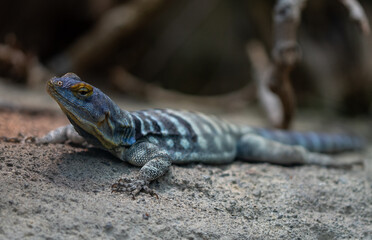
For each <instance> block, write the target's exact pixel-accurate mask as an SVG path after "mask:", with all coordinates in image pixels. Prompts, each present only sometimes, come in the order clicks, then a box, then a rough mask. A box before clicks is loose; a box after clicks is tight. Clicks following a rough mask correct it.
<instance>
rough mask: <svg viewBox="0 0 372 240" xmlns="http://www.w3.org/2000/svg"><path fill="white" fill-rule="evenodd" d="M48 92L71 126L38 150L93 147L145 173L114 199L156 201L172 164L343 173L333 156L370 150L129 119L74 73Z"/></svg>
mask: <svg viewBox="0 0 372 240" xmlns="http://www.w3.org/2000/svg"><path fill="white" fill-rule="evenodd" d="M46 89H47V92H48V93H49V95H50V96H51V97H52V98H53V99H54V100H55V101H56V102H57V103H58V105H59V106H60V108H61V109H62V111H63V112H64V113H65V115H66V116H67V118H68V119H69V121H70V123H71V124H69V125H67V126H63V127H60V128H58V129H56V130H52V131H50V132H49V133H48V134H46V135H45V136H43V137H40V138H37V139H36V140H35V141H36V143H39V144H42V143H60V142H65V141H67V140H70V141H73V142H75V143H83V142H87V143H89V144H92V145H93V146H95V147H98V148H101V149H104V150H106V151H109V152H110V153H111V154H112V155H114V156H116V157H117V158H119V159H121V160H123V161H126V162H129V163H130V164H132V165H135V166H138V167H141V168H140V170H139V172H138V175H137V176H136V177H134V178H122V179H119V181H117V182H116V183H115V184H113V185H112V190H113V191H114V192H129V193H130V194H132V196H133V198H134V196H136V195H137V194H138V193H139V192H140V191H144V192H146V193H149V194H151V195H156V193H155V192H154V190H152V189H151V188H150V187H149V184H150V182H151V181H153V180H155V179H158V178H159V177H161V176H163V175H164V174H165V173H166V172H167V170H168V169H169V167H170V166H171V164H172V163H175V164H187V163H191V162H200V163H205V164H226V163H231V162H232V161H234V160H236V159H239V160H247V161H262V162H269V163H274V164H284V165H285V164H317V165H322V166H335V165H337V164H339V163H338V162H337V160H336V158H334V157H333V156H331V155H329V154H330V153H338V152H342V151H348V150H358V149H361V148H363V145H364V144H365V143H364V140H363V139H361V138H359V137H356V136H352V135H347V134H326V133H314V132H295V131H284V130H270V129H265V128H257V127H250V126H244V125H243V126H242V125H237V124H233V123H230V122H228V121H225V120H222V119H220V118H218V117H215V116H209V115H206V114H203V113H199V112H191V111H186V110H172V109H149V110H139V111H127V110H123V109H121V108H119V106H118V105H117V104H115V103H114V102H113V101H112V100H111V99H110V98H109V97H108V96H107V95H106V94H104V93H103V92H102V91H101V90H100V89H98V88H96V87H94V86H92V85H91V84H88V83H86V82H84V81H82V80H81V79H80V78H79V77H78V76H77V75H76V74H74V73H67V74H65V75H63V76H62V77H54V78H52V79H50V80H49V81H48V82H47V86H46ZM156 196H157V195H156Z"/></svg>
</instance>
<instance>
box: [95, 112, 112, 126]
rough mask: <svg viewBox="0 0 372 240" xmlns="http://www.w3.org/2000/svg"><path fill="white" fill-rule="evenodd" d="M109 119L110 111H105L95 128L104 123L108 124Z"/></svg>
mask: <svg viewBox="0 0 372 240" xmlns="http://www.w3.org/2000/svg"><path fill="white" fill-rule="evenodd" d="M109 118H110V111H107V112H106V113H105V115H102V116H101V117H100V118H99V119H98V121H97V126H98V127H101V126H102V125H103V124H104V123H105V122H106V123H108V121H109Z"/></svg>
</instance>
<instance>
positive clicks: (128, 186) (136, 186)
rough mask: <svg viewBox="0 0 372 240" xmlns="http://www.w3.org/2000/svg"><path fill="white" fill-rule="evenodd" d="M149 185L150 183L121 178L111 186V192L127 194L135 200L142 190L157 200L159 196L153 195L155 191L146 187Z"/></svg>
mask: <svg viewBox="0 0 372 240" xmlns="http://www.w3.org/2000/svg"><path fill="white" fill-rule="evenodd" d="M149 184H150V181H145V180H141V179H134V178H121V179H119V181H118V182H117V183H114V184H113V185H112V186H111V190H112V192H115V193H121V192H129V193H130V194H131V195H132V198H133V199H135V197H136V196H137V194H138V193H139V192H140V191H141V190H143V191H144V192H145V193H148V194H150V195H151V196H155V197H156V198H157V199H159V196H158V195H157V194H156V193H155V191H154V190H153V189H151V188H150V187H149V186H148V185H149Z"/></svg>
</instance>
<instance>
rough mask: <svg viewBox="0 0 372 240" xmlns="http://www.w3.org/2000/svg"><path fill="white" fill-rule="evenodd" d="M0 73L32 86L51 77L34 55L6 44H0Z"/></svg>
mask: <svg viewBox="0 0 372 240" xmlns="http://www.w3.org/2000/svg"><path fill="white" fill-rule="evenodd" d="M0 74H1V75H2V76H5V77H10V78H12V79H15V80H16V81H19V82H24V83H26V84H27V85H28V86H30V87H33V86H36V85H38V84H39V83H42V82H45V81H46V80H47V79H49V78H50V77H52V73H51V72H50V71H49V70H47V69H46V68H45V67H44V66H43V65H42V64H41V63H40V62H39V61H38V59H37V57H36V56H34V55H31V54H26V53H24V52H23V51H22V50H20V49H17V48H15V47H12V46H10V45H6V44H0Z"/></svg>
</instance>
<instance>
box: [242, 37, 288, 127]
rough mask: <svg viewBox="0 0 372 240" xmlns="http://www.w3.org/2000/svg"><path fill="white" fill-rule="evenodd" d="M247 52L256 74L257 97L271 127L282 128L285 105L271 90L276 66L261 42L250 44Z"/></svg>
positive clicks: (247, 46)
mask: <svg viewBox="0 0 372 240" xmlns="http://www.w3.org/2000/svg"><path fill="white" fill-rule="evenodd" d="M246 52H247V55H248V58H249V59H250V62H251V64H252V68H253V72H254V77H253V78H254V80H255V82H256V85H257V97H258V99H259V101H260V103H261V105H262V108H263V110H264V111H265V114H266V116H267V118H268V121H269V123H270V125H272V126H274V127H280V126H281V125H282V122H283V114H284V112H283V105H282V103H281V101H280V99H279V97H278V96H277V95H276V94H274V93H273V92H272V91H271V89H270V88H269V83H270V81H271V76H272V74H273V73H272V71H273V68H274V66H273V64H272V62H271V61H270V58H269V56H268V54H267V52H266V50H265V48H264V46H263V45H262V44H261V43H260V42H258V41H251V42H249V43H248V44H247V45H246Z"/></svg>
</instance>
